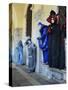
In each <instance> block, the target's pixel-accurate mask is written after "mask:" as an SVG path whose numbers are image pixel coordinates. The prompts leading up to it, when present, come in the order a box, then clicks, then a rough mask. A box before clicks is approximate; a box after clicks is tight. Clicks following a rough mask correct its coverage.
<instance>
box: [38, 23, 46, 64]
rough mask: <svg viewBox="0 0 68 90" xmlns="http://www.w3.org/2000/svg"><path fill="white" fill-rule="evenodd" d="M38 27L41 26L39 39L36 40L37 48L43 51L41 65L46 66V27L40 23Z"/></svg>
mask: <svg viewBox="0 0 68 90" xmlns="http://www.w3.org/2000/svg"><path fill="white" fill-rule="evenodd" d="M38 25H39V26H41V28H40V34H41V37H39V38H37V39H38V43H39V47H40V49H41V50H42V51H43V63H45V64H48V35H47V31H48V26H47V25H44V24H42V23H41V22H39V24H38Z"/></svg>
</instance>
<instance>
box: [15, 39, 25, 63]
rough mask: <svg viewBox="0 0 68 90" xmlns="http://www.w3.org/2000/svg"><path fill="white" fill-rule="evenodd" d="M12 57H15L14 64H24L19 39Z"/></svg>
mask: <svg viewBox="0 0 68 90" xmlns="http://www.w3.org/2000/svg"><path fill="white" fill-rule="evenodd" d="M14 57H15V62H16V64H24V61H23V45H22V41H21V40H20V41H19V43H18V45H17V47H16V48H15V53H14Z"/></svg>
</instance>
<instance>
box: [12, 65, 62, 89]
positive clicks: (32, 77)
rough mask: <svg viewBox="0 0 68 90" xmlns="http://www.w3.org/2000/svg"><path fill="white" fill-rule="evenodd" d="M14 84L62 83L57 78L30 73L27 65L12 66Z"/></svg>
mask: <svg viewBox="0 0 68 90" xmlns="http://www.w3.org/2000/svg"><path fill="white" fill-rule="evenodd" d="M12 67H13V68H12V86H14V87H16V86H33V85H49V84H60V83H59V82H57V81H55V80H47V79H46V78H45V77H42V76H41V75H39V74H37V73H35V72H33V73H28V70H27V68H26V67H25V65H24V66H23V65H21V66H19V65H13V66H12Z"/></svg>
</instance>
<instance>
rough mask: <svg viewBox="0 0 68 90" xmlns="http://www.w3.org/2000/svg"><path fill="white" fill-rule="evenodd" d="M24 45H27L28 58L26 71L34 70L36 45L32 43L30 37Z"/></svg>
mask: <svg viewBox="0 0 68 90" xmlns="http://www.w3.org/2000/svg"><path fill="white" fill-rule="evenodd" d="M26 45H27V52H28V53H27V54H28V55H27V59H28V64H27V65H28V66H27V67H28V72H35V68H36V57H37V56H36V54H37V53H36V52H37V51H36V50H37V48H36V46H35V44H33V43H32V41H31V39H28V40H27V41H26Z"/></svg>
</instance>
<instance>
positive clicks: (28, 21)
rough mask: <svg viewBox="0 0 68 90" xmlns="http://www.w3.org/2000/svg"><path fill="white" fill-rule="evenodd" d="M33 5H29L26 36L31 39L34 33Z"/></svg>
mask: <svg viewBox="0 0 68 90" xmlns="http://www.w3.org/2000/svg"><path fill="white" fill-rule="evenodd" d="M31 8H32V4H29V5H28V8H27V15H26V36H30V37H31V33H32V9H31Z"/></svg>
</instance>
